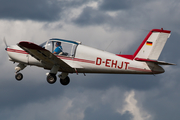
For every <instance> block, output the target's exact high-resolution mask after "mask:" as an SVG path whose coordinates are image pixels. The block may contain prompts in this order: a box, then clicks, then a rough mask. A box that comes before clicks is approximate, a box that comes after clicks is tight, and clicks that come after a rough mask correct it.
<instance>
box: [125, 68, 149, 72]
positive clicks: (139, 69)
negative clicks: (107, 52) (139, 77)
mask: <svg viewBox="0 0 180 120" xmlns="http://www.w3.org/2000/svg"><path fill="white" fill-rule="evenodd" d="M128 69H129V70H135V71H140V72H152V71H151V70H145V69H141V68H135V67H128Z"/></svg>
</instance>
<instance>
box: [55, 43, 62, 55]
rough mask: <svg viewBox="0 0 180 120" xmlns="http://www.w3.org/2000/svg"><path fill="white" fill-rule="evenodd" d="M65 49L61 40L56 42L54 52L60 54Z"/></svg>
mask: <svg viewBox="0 0 180 120" xmlns="http://www.w3.org/2000/svg"><path fill="white" fill-rule="evenodd" d="M62 51H63V49H62V46H61V42H56V49H55V50H54V51H53V54H57V55H58V54H59V53H61V52H62Z"/></svg>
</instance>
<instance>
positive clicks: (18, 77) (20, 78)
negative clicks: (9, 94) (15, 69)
mask: <svg viewBox="0 0 180 120" xmlns="http://www.w3.org/2000/svg"><path fill="white" fill-rule="evenodd" d="M15 78H16V80H17V81H21V80H22V79H23V74H22V73H17V74H16V75H15Z"/></svg>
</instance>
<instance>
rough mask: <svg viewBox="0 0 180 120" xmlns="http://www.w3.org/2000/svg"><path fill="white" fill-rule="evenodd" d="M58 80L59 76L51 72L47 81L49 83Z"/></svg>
mask: <svg viewBox="0 0 180 120" xmlns="http://www.w3.org/2000/svg"><path fill="white" fill-rule="evenodd" d="M56 80H57V77H56V75H54V74H49V75H48V76H47V82H48V83H49V84H53V83H55V82H56Z"/></svg>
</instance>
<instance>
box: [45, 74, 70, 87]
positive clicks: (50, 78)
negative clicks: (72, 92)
mask: <svg viewBox="0 0 180 120" xmlns="http://www.w3.org/2000/svg"><path fill="white" fill-rule="evenodd" d="M58 77H59V78H60V83H61V84H62V85H68V84H69V83H70V78H69V77H68V73H61V74H60V75H58ZM56 80H57V77H56V74H52V73H49V74H48V75H47V82H48V83H49V84H54V83H55V82H56Z"/></svg>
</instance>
